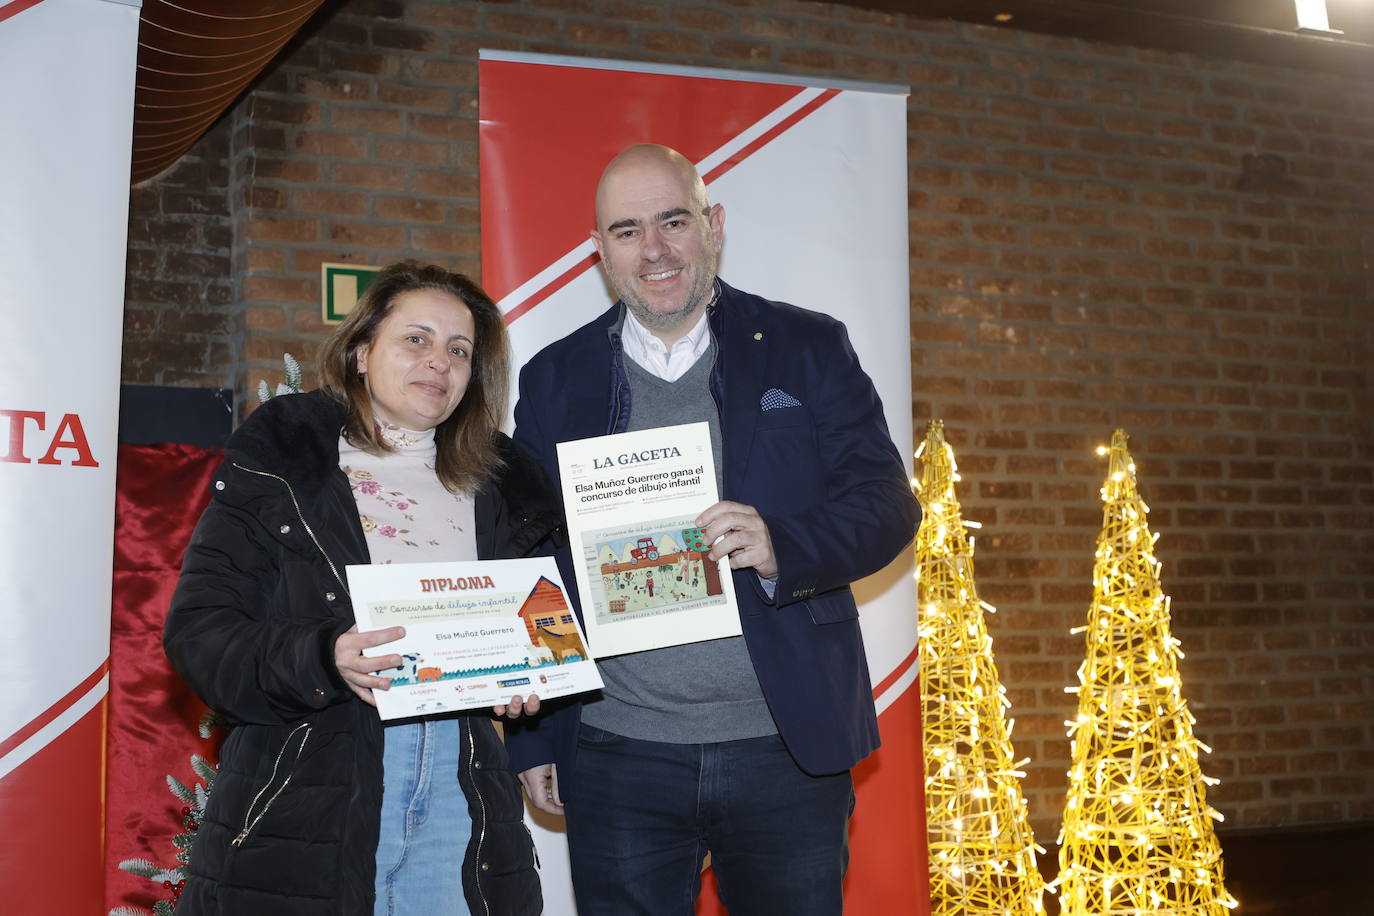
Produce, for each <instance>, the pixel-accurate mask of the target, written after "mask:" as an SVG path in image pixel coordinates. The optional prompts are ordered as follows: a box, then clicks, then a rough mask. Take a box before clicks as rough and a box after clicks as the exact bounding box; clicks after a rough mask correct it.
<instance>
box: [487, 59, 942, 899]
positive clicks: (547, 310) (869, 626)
mask: <svg viewBox="0 0 1374 916" xmlns="http://www.w3.org/2000/svg"><path fill="white" fill-rule="evenodd" d="M479 79H480V107H481V122H482V123H481V137H480V141H481V196H482V197H481V200H482V277H483V283H484V286H485V287H486V290H487V292H489V293H490V294H491V295H492V297H493V298H494V299H496V300H497V301H498V302H499V303H500V305H501V308H502V311H503V312H504V314H505V316H506V321H507V324H508V325H509V328H510V332H511V338H512V345H513V347H514V363H515V365H516V366H519V365H521V364H523V362H524V361H525V360H528V359H529V358H530V357H531V356H533V355H534V354H535V353H537V352H538V351H539V350H540V349H541V348H542V347H544V346H545V345H546V344H548V343H551V342H552V341H554V340H557V339H558V338H560V337H562V336H564V335H565V334H567V333H568V332H570V331H572V330H573V329H574V328H577V327H579V326H580V325H582V324H584V323H585V322H587V321H589V320H591V319H592V318H594V317H596V316H597V315H599V314H600V313H601V312H603V311H605V310H606V308H607V307H608V306H609V305H610V303H611V302H613V301H614V299H615V296H614V294H613V293H612V292H611V291H610V288H609V286H608V285H607V284H606V282H605V281H604V280H603V277H602V274H601V271H600V270H599V269H598V265H597V260H598V259H597V255H596V253H595V250H594V249H593V247H592V243H591V240H590V238H589V236H588V233H589V232H590V230H591V229H592V226H593V223H594V214H593V195H594V191H595V188H596V183H597V180H598V178H599V177H600V175H601V170H602V169H603V168H604V167H605V165H606V163H607V162H608V161H609V160H610V159H611V157H612V156H614V155H615V154H616V153H618V152H619V151H620V150H622V149H624V148H625V147H627V146H629V145H631V144H633V143H640V142H653V143H661V144H664V145H665V146H670V147H672V148H674V149H676V150H678V151H679V152H681V153H683V154H684V155H685V156H687V157H688V158H689V159H691V160H692V161H693V162H695V163H696V164H697V168H698V170H699V171H700V172H701V174H702V176H703V178H704V179H705V180H706V184H707V188H708V191H709V192H710V196H711V200H712V202H713V203H721V204H724V205H725V209H726V212H727V214H728V217H729V218H728V219H727V221H726V238H725V247H724V250H723V252H722V256H721V267H720V273H721V276H722V277H723V278H724V279H725V280H726V281H727V282H729V283H730V284H732V285H733V286H736V287H738V288H740V289H744V290H748V291H749V292H753V293H758V294H760V295H762V296H765V297H766V298H769V299H778V300H783V301H786V302H791V303H794V304H796V305H800V306H803V307H805V308H809V309H813V310H816V311H823V312H828V313H830V314H832V315H834V316H836V317H837V318H839V319H841V320H842V321H844V323H845V324H846V325H847V327H848V329H849V334H850V337H851V339H852V341H853V344H854V348H855V350H856V351H857V352H858V354H859V358H860V360H861V361H862V363H863V366H864V368H865V369H866V370H867V371H868V373H869V375H871V376H872V377H873V381H874V383H875V384H876V385H877V388H878V393H879V394H880V395H881V396H882V398H883V403H884V406H885V409H886V414H887V422H888V424H889V426H890V428H891V431H892V438H893V440H894V441H895V442H896V443H897V447H898V449H899V450H901V451H903V452H905V453H906V454H907V460H908V465H909V463H910V456H911V448H910V446H911V443H912V431H911V361H910V351H909V343H908V341H909V338H910V324H909V304H908V292H907V260H908V254H907V188H906V175H907V169H906V142H907V140H906V137H907V131H906V88H905V87H893V86H874V85H867V84H866V85H859V84H853V83H844V82H823V83H822V82H808V81H802V80H798V79H796V78H793V77H786V76H770V75H766V74H758V73H743V72H736V71H725V70H706V69H698V68H687V67H668V66H655V65H648V64H635V63H626V62H621V61H605V60H589V59H583V58H570V57H554V56H548V55H537V54H522V53H509V52H495V51H483V52H481V63H480V75H479ZM911 572H912V564H911V559H910V556H903V557H902V558H900V559H899V560H898V561H896V562H895V563H893V564H892V566H890V567H889V568H888V569H886V570H884V571H883V572H881V573H879V574H877V575H875V576H873V577H871V578H870V579H867V580H864V581H862V582H859V583H857V584H856V585H855V592H856V593H857V595H858V596H859V599H860V602H861V605H862V618H861V619H862V625H863V631H864V640H865V643H866V646H867V650H868V661H869V668H870V673H871V675H872V680H873V684H874V685H875V687H874V691H873V694H874V701H875V703H876V704H877V708H878V712H879V725H880V728H881V730H882V738H883V746H882V748H881V749H880V750H879V751H878V752H877V753H876V754H874V755H873V756H872V757H870V758H869V759H868V760H866V761H865V762H864V763H863V764H861V765H860V766H859V767H858V768H857V769H856V770H855V772H854V777H855V783H856V790H857V795H858V807H857V810H856V813H855V816H854V820H853V823H852V824H851V829H850V852H851V858H850V867H849V875H848V879H847V881H846V884H845V887H846V890H845V912H846V913H851V914H873V916H878V914H882V916H893V914H925V913H928V912H929V903H928V893H927V888H928V880H927V874H928V872H927V859H926V846H925V815H924V803H923V797H922V794H921V780H922V778H923V776H922V774H923V769H922V766H921V748H920V698H919V694H918V691H917V689H916V687H915V681H916V675H917V671H916V614H915V584H914V582H913V580H912V576H911ZM560 829H561V827H560V825H559V824H558V823H557V819H556V818H548V819H545V818H544V817H543V816H539V817H537V818H535V822H534V830H535V834H536V842H537V843H538V845H539V848H540V857H541V860H542V862H543V871H542V877H543V881H544V895H545V900H546V907H547V908H546V912H547V913H549V914H571V913H573V912H574V907H573V903H572V894H571V890H570V889H569V887H568V884H567V878H566V874H567V871H566V869H567V856H566V847H564V846H563V845H562V837H561V835H560V834H559V833H558V831H559V830H560ZM704 896H705V895H704ZM699 910H700V911H702V912H704V913H719V912H723V910H722V909H720V908H719V905H718V904H717V903H716V902H715V901H714V900H711V899H704V900H703V901H702V902H701V903H700V905H699Z"/></svg>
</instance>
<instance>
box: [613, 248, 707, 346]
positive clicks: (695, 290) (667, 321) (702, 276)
mask: <svg viewBox="0 0 1374 916" xmlns="http://www.w3.org/2000/svg"><path fill="white" fill-rule="evenodd" d="M717 263H718V262H717V260H716V259H715V258H712V259H711V263H710V264H707V265H704V266H703V267H702V269H701V270H700V273H698V274H696V275H695V276H694V277H693V278H692V285H691V287H690V288H689V289H688V290H687V296H686V298H685V299H684V300H683V302H682V304H681V305H679V306H677V307H676V308H672V309H669V310H668V311H663V310H661V309H654V308H653V307H652V306H650V305H649V303H648V301H647V300H646V299H644V298H643V297H641V296H639V295H638V294H637V293H636V291H635V289H634V286H633V283H622V282H620V278H619V277H617V276H616V274H614V273H612V272H611V271H607V274H608V275H609V276H610V280H611V286H612V287H613V288H614V289H615V291H616V295H618V296H619V297H620V301H621V302H623V303H625V307H626V308H628V309H629V310H630V314H632V315H634V316H635V318H636V319H637V320H638V321H639V323H640V324H642V325H644V327H646V328H648V329H649V330H650V331H664V330H671V329H672V328H674V327H676V326H677V325H678V324H680V323H681V322H682V320H683V319H684V318H685V317H687V316H688V315H691V314H692V313H693V312H695V311H696V310H697V309H698V308H700V307H701V306H702V305H704V304H705V303H706V302H707V301H709V299H710V297H711V291H712V289H713V288H714V286H715V280H716V270H715V266H716V264H717Z"/></svg>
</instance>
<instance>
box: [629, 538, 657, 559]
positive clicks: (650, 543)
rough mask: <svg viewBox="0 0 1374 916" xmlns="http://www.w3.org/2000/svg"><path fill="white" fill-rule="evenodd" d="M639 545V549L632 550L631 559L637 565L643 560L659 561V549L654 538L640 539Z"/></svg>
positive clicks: (633, 548)
mask: <svg viewBox="0 0 1374 916" xmlns="http://www.w3.org/2000/svg"><path fill="white" fill-rule="evenodd" d="M638 543H639V546H638V547H632V548H630V558H631V559H633V560H634V561H635V562H636V563H639V562H640V561H642V560H649V561H653V560H657V559H658V547H656V546H655V545H654V539H653V538H640V539H639V541H638Z"/></svg>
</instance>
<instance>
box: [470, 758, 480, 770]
mask: <svg viewBox="0 0 1374 916" xmlns="http://www.w3.org/2000/svg"><path fill="white" fill-rule="evenodd" d="M472 768H473V769H474V770H480V769H482V761H480V760H474V761H473V762H472Z"/></svg>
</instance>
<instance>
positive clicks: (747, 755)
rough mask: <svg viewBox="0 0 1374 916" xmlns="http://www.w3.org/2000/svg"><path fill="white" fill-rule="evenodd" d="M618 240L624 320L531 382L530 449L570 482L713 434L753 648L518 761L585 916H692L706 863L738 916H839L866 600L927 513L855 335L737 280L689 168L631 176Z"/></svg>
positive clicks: (675, 652)
mask: <svg viewBox="0 0 1374 916" xmlns="http://www.w3.org/2000/svg"><path fill="white" fill-rule="evenodd" d="M596 220H597V222H596V228H595V230H594V231H593V232H592V239H593V241H594V243H595V245H596V248H597V251H598V252H599V253H600V255H601V258H602V265H603V268H604V269H605V270H606V273H607V275H608V277H609V279H610V282H611V285H612V286H613V287H614V288H615V290H616V292H617V294H618V295H619V297H620V301H618V302H617V303H616V304H615V305H614V306H613V307H612V308H611V309H610V310H609V311H607V312H606V313H605V314H603V315H602V316H600V317H599V318H597V319H595V320H594V321H592V322H590V323H588V324H586V325H584V326H583V327H581V328H580V329H578V330H576V331H574V332H573V333H572V334H570V335H568V336H567V337H565V338H563V339H562V340H560V341H558V342H556V343H554V344H551V345H550V346H548V347H546V348H545V349H544V350H543V351H542V352H540V353H539V354H538V355H537V356H535V357H534V358H533V359H532V360H530V362H529V363H528V364H527V365H526V366H525V368H524V370H523V371H522V372H521V376H520V398H519V403H518V405H517V406H516V411H515V418H516V431H515V438H516V441H517V442H519V443H520V444H521V445H522V446H524V447H525V448H526V449H527V450H529V451H530V452H531V453H532V454H533V455H534V456H535V457H536V458H537V459H538V460H539V461H540V462H541V463H542V464H543V466H544V468H545V469H546V470H547V471H548V473H549V474H550V475H551V476H552V477H553V478H554V480H555V481H557V480H558V477H559V475H558V462H557V455H556V448H555V447H556V445H557V443H559V442H563V441H569V440H573V439H583V438H587V437H591V436H601V435H607V434H611V433H619V432H624V431H627V430H633V429H644V428H655V427H658V426H666V425H673V424H675V423H681V422H695V421H698V420H705V421H707V422H709V423H711V424H712V433H713V441H714V443H715V444H716V452H717V454H716V461H717V471H718V474H717V479H718V480H719V481H720V486H721V491H722V496H723V499H722V501H721V502H718V503H716V504H715V505H712V506H710V507H703V511H702V513H701V515H700V516H699V517H698V519H697V524H698V525H700V526H701V527H702V528H703V529H704V531H705V540H706V543H709V544H712V545H713V546H712V548H711V553H710V559H711V560H712V561H715V560H718V559H720V558H721V557H728V558H729V563H730V567H731V568H732V570H733V575H734V577H735V586H736V587H735V593H736V597H737V602H738V605H739V611H740V621H741V625H742V630H743V636H742V637H734V638H731V639H724V640H713V641H710V642H706V643H697V644H693V645H689V646H678V647H672V648H669V649H657V650H652V651H650V652H642V653H635V654H633V655H629V656H618V657H616V658H612V659H607V660H604V661H603V662H601V663H600V668H601V670H602V674H603V678H604V679H605V680H606V685H607V686H606V689H605V690H604V691H603V695H601V696H597V697H594V698H584V700H583V702H580V703H576V704H573V705H570V706H568V707H566V708H564V709H563V710H560V711H556V712H554V711H552V710H548V709H546V711H545V712H546V715H545V716H544V717H543V718H542V719H540V718H536V719H534V720H532V721H530V722H528V723H526V724H525V725H523V726H518V727H516V728H511V729H509V730H508V738H507V741H508V745H509V748H510V751H511V757H512V761H513V762H514V764H515V766H516V768H517V769H518V770H520V771H522V772H521V781H522V782H523V784H524V785H525V788H526V791H527V792H528V793H529V796H530V799H531V801H532V803H533V804H534V805H535V806H536V807H539V808H541V809H543V810H546V811H550V812H553V813H564V814H566V815H567V818H568V841H569V849H570V854H571V857H572V869H573V885H574V889H575V891H576V894H577V899H578V905H579V909H580V910H581V911H582V912H583V913H584V914H596V916H600V914H621V913H625V914H629V913H652V914H655V916H660V914H677V913H680V914H684V916H686V914H690V913H692V912H693V901H694V900H695V897H696V893H697V890H698V887H699V873H700V864H701V861H702V857H703V855H704V854H705V852H707V851H710V852H711V854H712V865H713V868H714V869H715V872H716V876H717V881H718V884H719V887H720V891H721V895H722V897H723V899H724V902H725V903H726V905H727V907H728V908H729V909H730V912H731V913H732V914H740V913H744V914H748V913H758V914H764V913H767V914H776V913H788V914H792V916H795V914H810V913H815V914H838V913H840V912H841V907H842V902H841V881H842V879H843V876H844V870H845V867H846V865H847V862H848V849H847V842H846V828H847V822H848V818H849V815H850V814H851V813H852V808H853V784H852V781H851V779H850V776H849V769H850V768H851V767H853V766H854V765H855V764H856V763H858V762H859V761H860V760H862V759H863V758H864V756H866V755H867V754H868V753H870V752H871V751H873V750H874V749H875V748H876V747H877V746H878V728H877V719H876V716H875V713H874V708H873V696H872V687H871V684H870V683H869V677H868V666H867V661H866V659H865V656H864V648H863V640H862V635H861V633H860V630H859V622H858V610H857V607H856V605H855V602H854V596H853V594H852V593H851V591H850V588H849V586H850V583H851V582H853V581H855V580H856V579H859V578H862V577H864V576H867V575H869V574H871V573H874V572H876V571H878V570H879V569H881V568H883V567H884V566H886V565H887V564H888V563H889V562H890V561H891V560H892V559H893V558H894V557H896V556H897V554H898V553H899V552H901V551H902V550H903V549H904V548H905V547H906V545H907V544H908V543H909V542H910V540H911V538H912V535H913V533H914V531H915V528H916V525H917V523H918V521H919V518H920V510H919V508H918V507H917V504H916V501H915V499H914V498H913V497H912V495H911V490H910V486H909V483H908V480H907V476H906V472H905V470H904V467H903V462H902V459H901V456H900V455H899V453H898V451H897V449H896V447H895V446H894V445H893V443H892V440H891V437H890V436H889V434H888V431H887V424H886V421H885V420H884V418H883V411H882V404H881V403H880V401H879V399H878V395H877V392H876V391H875V390H874V388H873V384H872V382H871V381H870V380H869V378H868V376H867V375H866V374H865V373H864V371H863V370H862V368H860V366H859V362H858V359H857V357H856V355H855V353H854V350H853V348H852V347H851V346H850V343H849V338H848V335H847V334H846V332H845V329H844V326H843V325H842V324H841V323H840V322H839V321H836V320H835V319H833V318H831V317H829V316H827V315H823V314H820V313H817V312H811V311H807V310H805V309H800V308H797V307H795V306H792V305H787V304H785V303H780V302H771V301H768V300H766V299H763V298H760V297H759V296H755V295H751V294H749V293H745V292H741V291H739V290H736V289H733V288H732V287H730V286H728V285H727V284H726V283H724V282H723V281H721V280H720V279H719V278H718V277H717V276H716V269H717V264H718V262H719V253H720V248H721V245H722V243H723V240H724V225H725V211H724V209H723V208H722V207H721V205H719V204H715V205H712V204H711V203H710V201H709V199H708V198H707V195H706V189H705V186H704V184H703V183H702V180H701V178H700V176H699V175H698V174H697V171H696V169H695V168H694V167H693V166H692V164H691V163H690V162H689V161H688V160H687V159H685V158H684V157H683V156H681V155H680V154H678V153H676V152H674V151H673V150H669V149H667V148H665V147H661V146H653V145H647V144H645V145H639V146H633V147H630V148H629V149H627V150H625V151H624V152H622V153H621V154H620V155H619V156H617V157H616V158H615V159H613V160H612V161H611V163H610V164H609V165H608V166H607V168H606V171H605V173H604V174H603V175H602V178H601V182H600V184H599V185H598V187H597V194H596ZM559 561H560V565H561V567H562V569H563V573H564V581H565V582H572V581H573V577H572V571H571V566H570V563H571V560H570V557H569V555H568V553H567V551H566V550H565V551H564V552H563V555H562V556H560V557H559ZM593 650H595V646H593ZM552 705H553V704H550V706H552Z"/></svg>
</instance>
